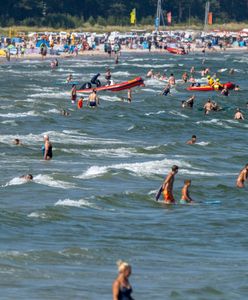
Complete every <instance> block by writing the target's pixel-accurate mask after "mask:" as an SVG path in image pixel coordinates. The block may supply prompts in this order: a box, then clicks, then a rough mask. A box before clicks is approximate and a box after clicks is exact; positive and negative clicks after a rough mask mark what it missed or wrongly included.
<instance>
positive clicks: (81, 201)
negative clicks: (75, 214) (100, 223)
mask: <svg viewBox="0 0 248 300" xmlns="http://www.w3.org/2000/svg"><path fill="white" fill-rule="evenodd" d="M54 205H55V206H72V207H89V208H94V209H100V208H99V207H97V206H96V205H95V204H93V203H91V202H89V201H87V200H84V199H79V200H71V199H64V200H59V201H57V202H56V203H55V204H54Z"/></svg>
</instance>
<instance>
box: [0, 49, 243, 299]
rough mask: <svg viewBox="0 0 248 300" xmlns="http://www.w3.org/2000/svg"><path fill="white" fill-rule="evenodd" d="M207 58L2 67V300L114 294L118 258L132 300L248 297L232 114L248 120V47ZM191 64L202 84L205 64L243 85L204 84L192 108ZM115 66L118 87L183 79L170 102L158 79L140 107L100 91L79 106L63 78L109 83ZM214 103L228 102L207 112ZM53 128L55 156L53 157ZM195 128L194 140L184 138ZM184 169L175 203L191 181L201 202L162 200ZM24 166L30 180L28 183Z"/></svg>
mask: <svg viewBox="0 0 248 300" xmlns="http://www.w3.org/2000/svg"><path fill="white" fill-rule="evenodd" d="M205 58H206V60H205V65H203V59H204V56H203V54H201V53H200V54H199V53H198V54H189V55H186V56H173V55H170V54H165V53H161V54H142V55H141V54H135V53H133V54H122V56H121V57H120V60H119V64H118V65H115V64H114V61H113V59H110V58H107V57H88V58H85V57H82V58H80V57H77V58H68V59H64V60H62V59H61V60H60V59H59V67H58V68H57V69H56V70H51V69H50V61H49V60H45V61H41V60H29V59H25V60H22V61H15V59H13V60H12V61H10V63H2V64H1V65H0V75H1V76H0V86H1V92H0V98H1V106H0V124H1V130H0V150H1V151H0V162H1V169H0V172H1V176H0V197H1V201H0V208H1V209H0V241H1V243H0V286H1V295H0V298H1V299H106V300H108V299H111V297H112V296H111V285H112V282H113V280H114V278H115V276H116V274H117V269H116V264H115V263H116V261H117V260H118V259H123V260H126V261H128V262H129V263H130V264H131V265H132V267H133V274H132V276H131V278H130V282H131V283H132V286H133V290H134V293H133V296H134V298H135V299H158V300H159V299H175V300H180V299H187V300H191V299H192V300H193V299H197V300H199V299H207V300H211V299H218V300H220V299H223V300H224V299H225V300H226V299H232V300H236V299H246V297H247V293H248V289H247V258H248V256H247V246H248V238H247V227H248V221H247V209H248V204H247V200H248V197H247V188H245V189H237V188H236V187H235V180H236V177H237V175H238V172H239V170H240V169H241V168H242V167H243V166H244V165H245V164H246V163H247V148H246V146H247V129H248V123H247V120H245V121H243V122H239V121H234V120H233V115H234V112H235V109H236V108H237V107H240V108H241V110H242V111H243V112H244V114H245V115H246V117H248V114H247V109H246V102H247V101H248V100H247V86H248V79H247V73H248V54H239V53H237V54H235V53H233V54H232V53H225V52H224V53H221V54H220V53H218V54H217V53H213V54H207V55H206V57H205ZM192 66H194V67H195V69H196V71H197V72H196V75H195V76H196V77H197V78H201V74H200V71H201V69H202V68H203V67H204V66H206V67H209V68H210V70H211V73H212V74H213V73H215V72H219V74H218V76H219V77H220V80H221V82H226V81H229V80H230V81H232V82H235V83H237V84H239V85H240V86H241V91H239V92H234V91H231V92H230V96H229V97H224V96H221V95H220V93H217V92H204V93H200V92H198V93H197V92H195V95H196V101H195V105H194V108H193V109H182V108H181V101H182V100H186V99H188V98H189V97H190V96H191V95H192V93H191V92H188V91H187V90H186V87H187V86H188V85H189V84H183V83H182V81H181V80H180V79H181V76H182V73H183V72H185V71H189V70H190V68H191V67H192ZM106 67H110V69H111V71H112V78H113V80H114V81H115V82H121V81H127V80H128V79H132V78H135V77H137V76H142V77H143V78H145V76H146V73H147V71H148V70H149V69H151V68H153V69H154V71H155V72H161V73H163V72H164V71H165V72H166V73H167V75H168V76H169V75H170V73H174V75H175V77H176V79H178V80H179V81H178V84H177V86H176V87H175V88H173V89H172V91H171V94H172V95H168V96H167V97H165V96H161V95H160V93H161V90H162V89H163V87H164V85H165V84H166V83H163V82H160V81H158V80H155V79H147V80H146V81H145V84H146V86H145V87H139V88H135V89H133V100H132V103H131V104H129V103H128V102H127V101H123V98H127V92H126V91H124V92H119V93H117V92H115V93H111V92H102V93H101V94H99V97H100V106H99V107H98V108H97V109H88V108H87V107H86V105H85V104H86V103H84V107H83V109H82V110H79V109H77V106H76V104H71V101H70V89H69V87H68V86H63V85H58V84H57V83H58V82H64V81H65V79H66V77H67V76H68V74H70V73H72V74H73V77H74V79H75V80H76V81H80V82H82V83H83V82H86V81H89V79H90V78H91V77H92V76H93V75H94V74H96V73H98V72H99V73H101V80H102V82H103V83H104V76H103V75H104V73H105V70H106ZM230 68H234V69H235V72H234V74H233V75H229V73H228V70H229V69H230ZM85 96H86V98H87V95H85ZM208 97H211V99H213V100H214V101H216V102H218V104H219V105H220V106H222V108H223V110H222V111H220V112H215V113H210V114H209V115H204V113H203V110H202V107H203V105H204V103H205V102H206V101H207V99H208ZM62 109H66V110H67V111H69V112H70V115H69V116H66V117H65V116H62V115H61V114H60V111H61V110H62ZM44 134H48V135H49V137H50V140H51V142H52V144H53V154H54V157H53V159H52V160H51V161H44V160H43V159H42V152H41V146H42V144H43V135H44ZM193 134H195V135H197V143H196V144H195V145H186V144H185V142H186V141H187V140H188V139H190V138H191V136H192V135H193ZM15 138H18V139H20V140H21V142H22V144H23V145H22V146H16V145H13V144H12V141H13V139H15ZM174 164H176V165H178V166H179V173H178V174H177V175H176V179H175V184H174V194H175V198H176V199H177V200H179V199H180V196H181V188H182V186H183V181H184V180H185V179H191V180H192V186H191V188H190V189H191V196H192V198H193V199H194V200H195V202H196V203H198V204H197V205H194V206H193V205H191V206H187V205H175V206H166V205H164V204H163V203H162V202H155V201H154V197H155V194H156V192H157V190H158V188H159V186H160V184H161V182H162V181H163V179H164V177H165V176H166V174H167V173H168V172H169V170H170V168H171V166H172V165H174ZM27 173H31V174H33V176H34V179H33V181H32V182H26V181H25V180H23V179H20V178H19V177H20V176H21V175H23V174H27Z"/></svg>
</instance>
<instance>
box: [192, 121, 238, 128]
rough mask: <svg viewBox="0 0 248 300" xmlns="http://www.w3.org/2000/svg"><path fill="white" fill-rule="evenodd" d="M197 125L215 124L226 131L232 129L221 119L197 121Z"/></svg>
mask: <svg viewBox="0 0 248 300" xmlns="http://www.w3.org/2000/svg"><path fill="white" fill-rule="evenodd" d="M196 124H213V125H217V126H221V127H223V128H226V129H230V128H232V127H231V126H228V125H226V124H224V123H223V122H222V121H221V120H219V119H211V120H206V121H197V122H196Z"/></svg>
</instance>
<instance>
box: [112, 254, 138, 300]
mask: <svg viewBox="0 0 248 300" xmlns="http://www.w3.org/2000/svg"><path fill="white" fill-rule="evenodd" d="M117 266H118V271H119V274H118V276H117V278H116V279H115V281H114V282H113V286H112V292H113V300H134V299H133V298H132V296H131V293H132V291H133V290H132V286H131V285H130V283H129V281H128V277H129V276H130V275H131V273H132V268H131V266H130V265H129V264H128V263H126V262H123V261H121V260H120V261H118V262H117Z"/></svg>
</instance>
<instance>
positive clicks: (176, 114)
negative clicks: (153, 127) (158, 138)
mask: <svg viewBox="0 0 248 300" xmlns="http://www.w3.org/2000/svg"><path fill="white" fill-rule="evenodd" d="M169 114H171V115H174V116H180V117H183V118H189V116H186V115H184V114H182V113H180V112H179V111H176V110H171V111H169Z"/></svg>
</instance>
